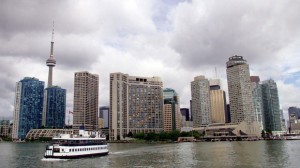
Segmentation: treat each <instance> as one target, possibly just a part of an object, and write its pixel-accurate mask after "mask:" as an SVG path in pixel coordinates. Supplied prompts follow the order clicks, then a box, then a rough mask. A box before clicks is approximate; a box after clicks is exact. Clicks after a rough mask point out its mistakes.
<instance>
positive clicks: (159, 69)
mask: <svg viewBox="0 0 300 168" xmlns="http://www.w3.org/2000/svg"><path fill="white" fill-rule="evenodd" d="M293 3H299V2H293ZM15 4H16V2H14V1H6V2H3V3H2V4H1V7H0V9H1V10H0V11H1V12H0V13H1V15H0V23H1V25H4V26H2V27H1V28H0V36H1V38H0V41H1V44H3V45H2V46H1V47H0V57H1V63H0V67H1V71H0V79H1V81H3V82H2V83H1V84H0V91H1V93H2V94H1V95H0V100H1V101H0V107H1V108H0V117H2V118H9V119H12V116H13V103H14V90H15V82H16V81H19V80H20V79H22V78H23V77H25V76H30V77H36V78H38V79H40V80H41V81H45V82H46V81H48V80H47V74H48V70H49V69H48V67H46V66H45V60H46V59H48V58H49V35H50V34H51V30H52V22H53V20H54V21H55V34H56V36H55V44H56V46H55V59H56V60H57V62H59V64H58V65H57V66H56V67H55V71H54V72H53V73H54V74H53V75H54V78H53V83H55V84H57V85H59V86H61V87H63V88H66V89H67V90H68V94H67V111H73V90H74V88H73V74H74V72H78V71H83V70H84V71H89V72H91V73H95V74H99V78H100V80H99V81H100V83H99V86H100V87H99V95H100V96H99V105H108V104H109V74H110V73H111V72H124V73H128V74H132V75H136V76H159V77H161V79H162V81H163V82H164V86H166V87H170V88H174V89H175V90H176V91H177V92H178V95H179V96H180V97H181V99H180V100H181V101H180V103H181V104H180V107H182V108H184V107H189V101H190V98H191V93H190V81H192V80H193V77H194V76H197V75H200V74H203V75H205V76H206V77H207V78H214V77H215V76H218V77H219V78H220V79H221V80H222V83H223V87H222V88H223V89H224V90H225V92H226V93H228V91H227V81H226V74H225V69H226V65H225V62H226V60H227V59H228V58H229V57H230V56H233V55H241V56H244V57H245V58H246V59H247V62H248V64H249V65H250V75H258V76H260V78H261V79H262V80H267V79H270V78H272V79H274V80H275V81H276V82H277V86H278V91H279V97H280V98H279V99H280V103H281V104H280V105H281V106H280V107H281V108H282V109H283V110H284V113H285V114H287V109H288V107H290V106H297V107H300V103H299V102H297V97H296V96H297V93H300V85H299V83H300V81H299V80H298V76H299V74H300V69H299V68H298V67H300V66H299V65H298V64H299V61H298V60H299V56H298V54H297V53H298V49H297V46H298V45H299V43H300V41H299V40H298V39H297V38H296V37H297V35H298V34H299V33H300V29H299V27H300V25H298V24H297V22H296V21H297V20H299V18H298V17H299V16H298V15H295V14H294V13H295V12H296V13H297V11H298V9H297V8H296V6H297V5H295V4H291V3H290V2H289V1H288V2H280V1H272V4H271V5H270V4H269V3H268V2H260V1H256V2H239V1H229V2H219V1H217V2H215V1H209V2H208V1H203V2H197V1H164V2H160V1H147V2H139V1H130V2H117V3H116V2H98V1H89V2H82V1H79V2H71V1H65V2H58V1H53V2H44V3H41V2H39V1H32V2H31V3H26V2H18V4H19V5H18V6H15ZM230 4H232V5H230ZM233 4H234V6H233ZM32 6H35V8H34V9H32ZM102 7H103V9H102ZM232 7H234V8H236V9H239V10H232ZM286 8H289V11H288V12H287V11H286V10H285V9H286ZM21 9H22V10H21ZM54 9H55V10H57V11H63V12H64V14H63V15H62V14H61V13H60V12H51V11H53V10H54ZM106 9H111V10H106ZM23 11H24V12H23ZM265 11H268V13H265ZM79 14H81V15H80V17H79ZM21 16H22V17H21ZM77 16H78V17H77ZM21 18H22V19H21ZM253 18H255V19H253ZM24 20H26V22H24ZM232 25H234V26H232ZM253 25H256V26H253ZM215 27H218V29H215ZM270 60H271V61H270ZM25 65H26V66H25ZM133 67H134V68H133ZM215 67H216V68H217V73H215V71H214V70H215ZM216 74H217V75H216ZM291 91H292V92H293V93H296V94H290V93H291ZM227 96H228V95H227ZM227 101H228V99H227Z"/></svg>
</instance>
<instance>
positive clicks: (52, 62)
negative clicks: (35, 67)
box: [46, 22, 56, 87]
mask: <svg viewBox="0 0 300 168" xmlns="http://www.w3.org/2000/svg"><path fill="white" fill-rule="evenodd" d="M53 47H54V22H53V29H52V40H51V49H50V57H49V58H48V59H47V61H46V64H47V66H48V67H49V73H48V86H47V87H50V86H52V71H53V67H54V66H55V64H56V60H55V59H54V56H53Z"/></svg>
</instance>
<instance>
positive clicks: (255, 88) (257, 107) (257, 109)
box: [250, 76, 264, 130]
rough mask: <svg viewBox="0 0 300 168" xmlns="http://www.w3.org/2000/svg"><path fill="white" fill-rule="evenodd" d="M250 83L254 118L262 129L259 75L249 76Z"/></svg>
mask: <svg viewBox="0 0 300 168" xmlns="http://www.w3.org/2000/svg"><path fill="white" fill-rule="evenodd" d="M250 81H251V85H252V95H253V105H254V120H255V121H257V122H258V123H259V124H260V127H261V129H262V130H263V129H264V124H263V123H264V119H263V117H264V116H263V100H262V90H261V84H260V79H259V76H250Z"/></svg>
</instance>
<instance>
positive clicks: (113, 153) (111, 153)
mask: <svg viewBox="0 0 300 168" xmlns="http://www.w3.org/2000/svg"><path fill="white" fill-rule="evenodd" d="M123 153H125V152H109V155H118V154H123Z"/></svg>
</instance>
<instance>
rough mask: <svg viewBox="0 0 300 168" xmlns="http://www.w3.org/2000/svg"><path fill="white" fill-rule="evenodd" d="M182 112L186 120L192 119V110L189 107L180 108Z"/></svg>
mask: <svg viewBox="0 0 300 168" xmlns="http://www.w3.org/2000/svg"><path fill="white" fill-rule="evenodd" d="M180 113H181V115H182V116H183V117H184V120H185V121H190V120H191V119H190V112H189V109H188V108H180Z"/></svg>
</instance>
